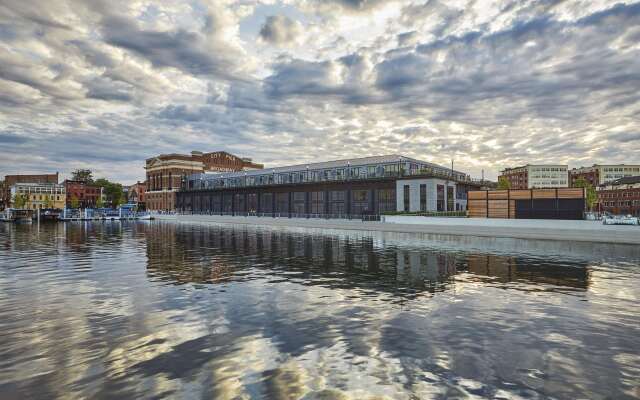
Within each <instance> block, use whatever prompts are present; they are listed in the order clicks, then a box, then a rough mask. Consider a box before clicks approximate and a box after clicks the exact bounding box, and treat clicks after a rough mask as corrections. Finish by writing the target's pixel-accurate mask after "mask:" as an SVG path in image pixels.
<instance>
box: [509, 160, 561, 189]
mask: <svg viewBox="0 0 640 400" xmlns="http://www.w3.org/2000/svg"><path fill="white" fill-rule="evenodd" d="M568 169H569V167H568V166H567V165H530V164H527V165H524V166H521V167H516V168H505V169H504V170H503V171H501V172H500V176H499V177H498V179H500V178H504V179H506V180H507V181H509V183H510V184H511V186H510V188H511V189H545V188H563V187H568V186H569V181H568V179H569V176H568V172H567V171H568Z"/></svg>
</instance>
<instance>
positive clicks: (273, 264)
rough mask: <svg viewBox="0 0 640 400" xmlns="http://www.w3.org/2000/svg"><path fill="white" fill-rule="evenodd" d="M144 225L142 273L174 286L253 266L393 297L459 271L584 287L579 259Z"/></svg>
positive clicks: (360, 238)
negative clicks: (557, 259)
mask: <svg viewBox="0 0 640 400" xmlns="http://www.w3.org/2000/svg"><path fill="white" fill-rule="evenodd" d="M148 229H149V232H148V235H147V236H148V238H147V257H148V259H149V262H148V264H147V268H148V271H149V275H150V277H152V278H154V279H162V280H165V281H168V282H173V283H176V284H184V283H202V284H206V283H221V282H230V281H235V280H238V281H241V280H243V279H246V278H248V277H249V278H250V277H251V272H250V270H251V269H254V268H257V269H262V270H266V271H268V272H269V274H271V275H272V277H273V279H276V277H281V278H283V279H287V280H292V279H301V280H302V281H304V283H305V284H308V285H321V286H327V287H354V286H356V287H366V286H375V287H376V289H379V290H387V291H392V292H394V293H396V294H399V295H401V296H402V295H403V293H402V292H403V291H405V292H407V293H404V295H407V294H409V293H411V294H415V293H418V292H421V291H426V292H431V293H433V292H435V291H441V290H446V288H447V285H451V284H453V283H454V282H455V279H454V278H453V276H454V275H456V274H457V273H462V272H470V273H472V274H474V275H478V276H482V277H489V278H495V279H494V281H496V282H503V283H506V282H520V283H529V284H546V285H550V287H549V288H547V289H550V290H555V289H558V288H574V289H587V288H588V286H589V271H588V268H587V265H588V264H587V263H586V262H583V261H575V260H574V261H572V262H567V261H566V260H565V261H563V262H551V261H546V260H545V259H540V258H531V257H525V256H522V255H521V256H505V255H496V254H479V253H474V252H463V251H451V250H443V249H438V250H437V249H430V248H428V247H427V248H415V247H400V246H398V245H394V244H392V245H389V244H387V243H386V242H385V241H377V240H375V239H374V238H372V237H371V236H368V235H363V234H358V233H346V234H345V233H343V234H342V235H323V234H314V233H296V234H292V233H291V232H288V231H283V230H273V229H264V230H260V229H252V228H243V227H240V228H238V229H235V230H232V231H230V230H229V229H228V228H225V227H222V226H213V227H196V228H194V227H192V226H189V227H186V226H184V225H176V224H154V225H151V226H149V228H148ZM194 229H195V230H196V232H195V234H194ZM149 233H151V234H149ZM408 289H411V290H409V291H407V290H408ZM538 289H539V288H538ZM543 289H545V288H543Z"/></svg>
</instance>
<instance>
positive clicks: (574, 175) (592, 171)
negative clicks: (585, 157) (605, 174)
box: [569, 165, 600, 187]
mask: <svg viewBox="0 0 640 400" xmlns="http://www.w3.org/2000/svg"><path fill="white" fill-rule="evenodd" d="M580 178H583V179H584V180H585V181H586V182H587V183H589V184H591V186H593V187H597V186H598V185H599V184H600V169H599V168H598V167H597V166H595V165H594V166H593V167H581V168H573V169H572V170H571V171H569V185H570V186H571V187H575V184H576V181H577V180H578V179H580Z"/></svg>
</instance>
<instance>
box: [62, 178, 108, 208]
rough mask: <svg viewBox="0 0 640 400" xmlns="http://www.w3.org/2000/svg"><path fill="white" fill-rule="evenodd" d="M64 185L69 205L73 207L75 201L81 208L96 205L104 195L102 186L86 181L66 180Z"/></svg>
mask: <svg viewBox="0 0 640 400" xmlns="http://www.w3.org/2000/svg"><path fill="white" fill-rule="evenodd" d="M64 187H65V190H66V194H67V207H71V205H72V204H73V202H74V201H77V202H78V207H80V208H92V207H95V206H96V204H97V202H98V199H99V198H100V196H101V195H102V188H101V187H99V186H94V185H90V184H88V183H87V182H84V181H72V180H69V179H67V180H65V181H64Z"/></svg>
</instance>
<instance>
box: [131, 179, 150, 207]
mask: <svg viewBox="0 0 640 400" xmlns="http://www.w3.org/2000/svg"><path fill="white" fill-rule="evenodd" d="M146 191H147V183H146V182H136V183H135V184H133V185H131V186H129V202H130V203H135V204H137V205H138V206H144V205H145V197H146V196H145V193H146Z"/></svg>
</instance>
